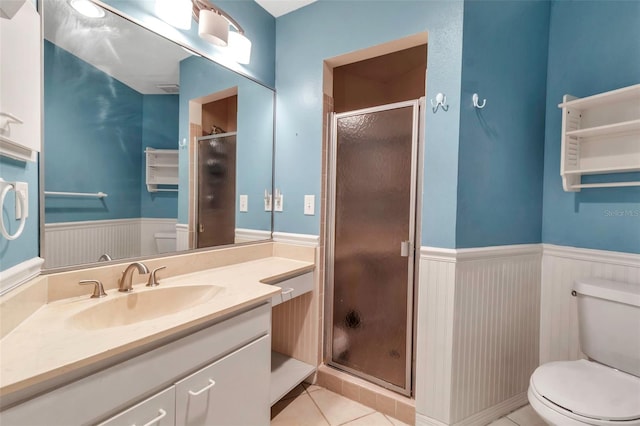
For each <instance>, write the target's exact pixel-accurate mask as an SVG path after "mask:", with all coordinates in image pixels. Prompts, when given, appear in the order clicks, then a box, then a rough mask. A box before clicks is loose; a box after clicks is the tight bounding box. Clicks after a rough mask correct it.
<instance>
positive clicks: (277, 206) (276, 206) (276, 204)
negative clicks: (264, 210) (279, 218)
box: [273, 193, 284, 212]
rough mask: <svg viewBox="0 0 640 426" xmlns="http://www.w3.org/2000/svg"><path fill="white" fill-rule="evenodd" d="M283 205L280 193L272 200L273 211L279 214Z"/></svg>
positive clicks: (282, 197) (282, 196)
mask: <svg viewBox="0 0 640 426" xmlns="http://www.w3.org/2000/svg"><path fill="white" fill-rule="evenodd" d="M283 205H284V195H282V193H280V194H278V195H276V196H275V197H274V198H273V211H276V212H281V211H282V208H283Z"/></svg>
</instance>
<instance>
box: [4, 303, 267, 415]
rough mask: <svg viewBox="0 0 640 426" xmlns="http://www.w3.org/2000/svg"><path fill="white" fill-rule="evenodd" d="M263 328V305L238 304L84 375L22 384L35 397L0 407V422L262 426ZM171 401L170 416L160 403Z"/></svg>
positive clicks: (264, 381) (264, 408)
mask: <svg viewBox="0 0 640 426" xmlns="http://www.w3.org/2000/svg"><path fill="white" fill-rule="evenodd" d="M270 331H271V304H270V303H268V302H264V303H262V304H261V305H258V306H254V307H252V308H244V309H241V310H240V311H238V312H237V313H235V314H229V315H227V316H226V317H224V318H223V319H219V320H214V322H212V323H208V324H203V325H202V326H200V327H199V329H197V330H192V331H184V332H182V333H181V335H178V336H175V337H167V338H165V339H164V340H163V341H162V343H157V344H155V345H154V347H148V346H147V347H144V346H143V347H140V348H137V349H135V350H133V351H132V352H129V353H126V354H125V355H123V356H119V357H118V358H117V359H109V360H107V362H108V364H106V365H105V364H100V363H98V365H96V366H94V367H92V371H90V372H87V373H86V374H85V375H84V377H82V378H79V379H76V380H75V381H71V382H70V383H68V384H65V385H63V386H59V387H57V388H54V389H53V390H51V388H52V387H53V386H52V385H51V384H49V385H48V387H47V388H46V389H45V388H43V386H44V385H39V386H38V387H37V388H34V389H30V393H31V394H34V395H37V396H34V397H32V398H31V399H27V400H26V401H24V402H22V403H20V404H18V405H14V406H11V407H9V408H6V409H3V411H1V412H0V424H1V425H3V426H4V425H6V426H18V425H25V426H40V425H42V426H50V425H53V424H55V425H88V424H94V425H95V424H99V423H100V422H105V421H106V423H105V424H106V425H109V426H112V425H123V424H126V425H130V424H135V425H137V426H143V425H145V424H146V423H148V422H150V421H151V420H153V419H154V418H157V417H159V416H160V415H162V412H161V411H160V410H163V412H166V415H164V416H163V417H162V419H159V420H158V421H156V422H155V423H151V424H150V425H154V426H157V425H162V426H168V425H172V424H174V422H175V424H179V425H184V424H193V425H196V424H198V425H207V426H216V425H222V426H226V425H234V424H238V425H243V426H245V425H246V426H253V425H256V426H267V425H268V424H269V375H270V356H269V351H270V347H271V335H270ZM122 332H125V330H123V331H122ZM203 367H204V368H203ZM194 372H195V373H194ZM209 379H212V380H214V381H215V382H216V384H215V386H212V387H211V388H209V389H205V391H203V392H202V393H201V394H197V395H191V394H189V391H192V392H194V393H198V391H200V390H202V388H204V387H205V385H207V384H208V383H209V382H208V380H209ZM43 392H44V393H43ZM158 392H160V393H158ZM174 392H175V397H174V396H173V395H174ZM152 395H153V396H152ZM156 398H158V399H156ZM166 398H168V400H167V399H166ZM171 399H173V400H174V401H175V403H174V405H173V406H174V407H175V414H173V413H171V412H170V411H169V408H168V407H170V406H171ZM140 401H143V402H140ZM167 401H169V402H168V403H167ZM7 402H8V401H5V403H7ZM205 406H206V410H205V408H204V407H205ZM106 419H108V420H106ZM129 420H132V422H129Z"/></svg>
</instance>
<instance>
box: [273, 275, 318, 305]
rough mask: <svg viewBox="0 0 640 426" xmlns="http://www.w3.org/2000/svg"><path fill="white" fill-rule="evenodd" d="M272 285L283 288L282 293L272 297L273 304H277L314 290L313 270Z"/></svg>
mask: <svg viewBox="0 0 640 426" xmlns="http://www.w3.org/2000/svg"><path fill="white" fill-rule="evenodd" d="M272 285H275V286H278V287H280V288H281V289H282V293H280V294H276V295H275V296H273V297H272V298H271V306H276V305H279V304H280V303H282V302H286V301H288V300H291V299H293V298H294V297H298V296H300V295H302V294H305V293H309V292H310V291H313V272H307V273H306V274H302V275H298V276H297V277H293V278H289V279H288V280H284V281H280V282H278V283H273V284H272Z"/></svg>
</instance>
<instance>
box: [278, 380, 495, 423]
mask: <svg viewBox="0 0 640 426" xmlns="http://www.w3.org/2000/svg"><path fill="white" fill-rule="evenodd" d="M342 425H344V426H408V425H407V424H406V423H402V422H401V421H400V420H396V419H394V418H393V417H389V416H386V415H384V414H382V413H380V412H378V411H375V410H374V409H373V408H369V407H367V406H365V405H362V404H360V403H359V402H355V401H352V400H350V399H348V398H345V397H344V396H342V395H338V394H337V393H333V392H331V391H329V390H327V389H325V388H321V387H320V386H316V385H308V384H306V383H305V384H303V385H301V386H298V387H296V388H295V389H294V390H292V391H291V392H290V393H289V394H288V395H286V396H285V397H284V398H282V399H281V400H280V401H279V402H277V403H276V404H275V405H274V406H273V407H272V408H271V426H342ZM498 426H500V425H498Z"/></svg>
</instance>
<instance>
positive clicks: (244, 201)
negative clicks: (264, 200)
mask: <svg viewBox="0 0 640 426" xmlns="http://www.w3.org/2000/svg"><path fill="white" fill-rule="evenodd" d="M240 211H241V212H247V211H249V196H248V195H241V196H240Z"/></svg>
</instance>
